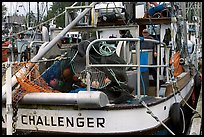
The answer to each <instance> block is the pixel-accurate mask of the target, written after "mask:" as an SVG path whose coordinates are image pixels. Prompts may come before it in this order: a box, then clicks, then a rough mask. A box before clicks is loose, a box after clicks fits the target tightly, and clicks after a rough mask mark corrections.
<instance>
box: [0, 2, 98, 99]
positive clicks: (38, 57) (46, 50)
mask: <svg viewBox="0 0 204 137" xmlns="http://www.w3.org/2000/svg"><path fill="white" fill-rule="evenodd" d="M95 4H97V2H92V3H91V5H90V6H94V5H95ZM90 9H91V8H87V9H85V10H84V11H83V12H82V13H81V14H80V15H78V16H77V17H76V18H75V19H74V20H73V21H72V23H70V24H69V25H68V26H67V27H66V28H64V29H63V30H62V31H61V32H60V33H59V34H58V35H57V36H56V37H55V38H54V39H53V40H52V41H50V42H49V43H48V44H47V45H46V46H45V47H42V48H40V50H39V52H38V54H37V55H36V56H34V57H33V58H32V59H31V62H37V61H38V60H39V59H41V58H42V57H43V56H44V55H45V54H46V53H47V52H48V51H49V50H50V49H51V48H52V47H53V46H54V45H55V44H56V43H57V42H58V41H59V39H60V38H61V37H63V36H64V35H65V34H66V33H67V32H68V31H69V30H70V29H71V28H72V27H74V25H75V24H76V23H77V22H78V21H80V20H81V18H82V17H83V16H84V15H85V14H86V13H88V11H90ZM23 69H25V68H23ZM16 83H17V80H16V77H12V87H13V86H14V85H15V84H16ZM6 87H7V84H5V85H3V86H2V96H4V95H5V94H6Z"/></svg>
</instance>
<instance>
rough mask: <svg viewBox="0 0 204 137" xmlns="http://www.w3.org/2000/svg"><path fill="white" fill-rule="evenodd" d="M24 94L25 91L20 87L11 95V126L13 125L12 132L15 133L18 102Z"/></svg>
mask: <svg viewBox="0 0 204 137" xmlns="http://www.w3.org/2000/svg"><path fill="white" fill-rule="evenodd" d="M25 94H26V91H25V90H23V89H22V88H19V89H18V90H16V92H15V93H14V94H13V97H12V107H13V117H12V120H13V123H12V127H13V133H16V126H17V120H18V116H17V114H18V102H19V101H20V100H21V98H23V96H24V95H25Z"/></svg>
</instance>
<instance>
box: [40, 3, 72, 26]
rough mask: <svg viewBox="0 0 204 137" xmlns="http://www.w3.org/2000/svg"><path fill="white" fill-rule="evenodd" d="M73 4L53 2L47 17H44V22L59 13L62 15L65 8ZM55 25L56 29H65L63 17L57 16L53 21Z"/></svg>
mask: <svg viewBox="0 0 204 137" xmlns="http://www.w3.org/2000/svg"><path fill="white" fill-rule="evenodd" d="M73 3H74V2H53V5H52V6H51V7H50V10H49V11H48V15H47V17H44V19H43V20H44V21H46V20H49V19H51V18H53V17H55V16H57V15H59V14H60V13H62V12H63V11H64V10H65V7H69V6H71V5H72V4H73ZM55 24H56V25H57V27H65V15H64V14H63V15H61V16H59V17H58V18H57V19H56V20H55Z"/></svg>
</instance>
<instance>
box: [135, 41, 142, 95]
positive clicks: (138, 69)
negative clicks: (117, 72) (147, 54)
mask: <svg viewBox="0 0 204 137" xmlns="http://www.w3.org/2000/svg"><path fill="white" fill-rule="evenodd" d="M136 48H137V65H138V68H137V95H138V97H140V95H141V93H140V41H138V42H137V47H136Z"/></svg>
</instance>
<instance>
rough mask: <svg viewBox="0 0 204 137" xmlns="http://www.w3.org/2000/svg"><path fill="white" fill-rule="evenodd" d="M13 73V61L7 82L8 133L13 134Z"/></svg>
mask: <svg viewBox="0 0 204 137" xmlns="http://www.w3.org/2000/svg"><path fill="white" fill-rule="evenodd" d="M11 73H12V63H11V64H10V66H9V67H8V69H7V70H6V84H7V94H6V114H7V116H6V119H7V120H6V134H7V135H12V132H13V128H12V123H13V122H12V117H13V109H12V85H11V77H12V75H11Z"/></svg>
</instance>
